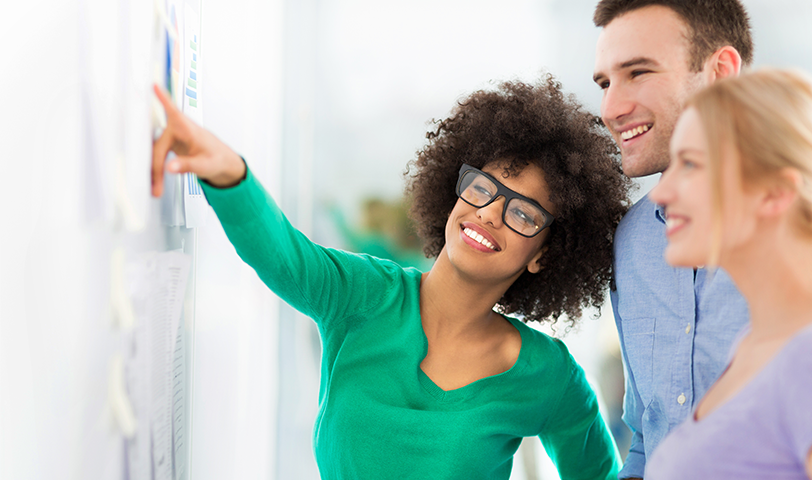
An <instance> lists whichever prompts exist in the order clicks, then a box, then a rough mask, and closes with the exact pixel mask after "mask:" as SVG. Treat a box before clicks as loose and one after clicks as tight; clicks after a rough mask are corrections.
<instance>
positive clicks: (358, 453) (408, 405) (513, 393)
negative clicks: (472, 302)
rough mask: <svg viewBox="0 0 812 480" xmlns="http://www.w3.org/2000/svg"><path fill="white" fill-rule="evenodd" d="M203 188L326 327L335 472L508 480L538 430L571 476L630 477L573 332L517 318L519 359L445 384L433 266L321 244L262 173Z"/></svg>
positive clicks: (267, 269)
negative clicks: (432, 324) (423, 296)
mask: <svg viewBox="0 0 812 480" xmlns="http://www.w3.org/2000/svg"><path fill="white" fill-rule="evenodd" d="M203 190H204V192H205V194H206V197H207V198H208V201H209V203H210V204H211V206H212V207H213V208H214V211H215V212H216V213H217V216H218V217H219V219H220V222H221V223H222V225H223V228H224V229H225V232H226V234H227V235H228V238H229V239H230V240H231V242H232V243H233V244H234V246H235V248H236V249H237V253H238V254H239V255H240V257H241V258H242V259H243V260H244V261H245V262H246V263H248V264H249V265H250V266H251V267H253V268H254V269H255V270H256V272H257V274H258V275H259V277H260V278H261V279H262V281H263V282H265V284H266V285H267V286H268V287H269V288H270V289H271V290H273V291H274V292H275V293H276V294H277V295H279V297H281V298H282V299H283V300H285V301H286V302H287V303H289V304H290V305H292V306H293V307H294V308H296V309H298V310H299V311H301V312H302V313H304V314H305V315H308V316H309V317H311V318H312V319H313V320H314V321H315V322H316V324H317V325H318V328H319V332H320V334H321V341H322V346H323V351H322V360H321V385H320V389H319V414H318V417H317V418H316V425H315V428H314V432H313V433H314V438H313V442H314V446H315V455H316V461H317V463H318V466H319V471H320V473H321V476H322V478H323V479H363V480H367V479H401V478H415V479H466V480H472V479H507V478H509V476H510V470H511V466H512V463H513V454H514V453H516V449H517V448H518V447H519V443H520V442H521V440H522V437H529V436H533V435H538V436H539V437H540V438H541V441H542V443H543V444H544V447H545V449H546V450H547V452H548V453H549V454H550V456H551V457H552V459H553V461H554V462H555V464H556V465H557V467H558V470H559V473H560V475H561V478H562V479H598V478H600V479H609V478H612V479H614V478H617V477H616V475H617V470H618V460H617V456H616V450H615V446H614V442H613V440H612V437H611V435H610V434H609V433H608V431H607V429H606V426H605V424H604V422H603V419H602V418H601V416H600V414H599V412H598V404H597V401H596V399H595V395H594V393H593V392H592V389H591V388H590V387H589V385H588V384H587V382H586V380H585V378H584V373H583V371H582V370H581V368H580V367H579V366H578V364H577V363H575V361H574V360H573V358H572V357H571V356H570V354H569V353H568V351H567V348H566V347H565V346H564V344H563V343H562V342H561V341H559V340H555V339H552V338H550V337H548V336H547V335H545V334H543V333H541V332H538V331H536V330H533V329H531V328H529V327H527V326H526V325H525V324H524V323H522V322H520V321H518V320H516V319H513V318H510V317H506V318H507V319H508V320H509V321H510V322H511V323H512V324H513V325H514V326H515V327H516V329H517V330H518V331H519V333H520V334H521V339H522V346H521V350H520V353H519V357H518V360H517V361H516V363H515V365H514V366H513V367H512V368H511V369H510V370H508V371H506V372H504V373H501V374H499V375H494V376H491V377H487V378H483V379H481V380H478V381H476V382H474V383H471V384H469V385H467V386H465V387H462V388H459V389H456V390H451V391H444V390H442V389H441V388H440V387H438V386H437V385H435V384H434V382H432V381H431V379H430V378H429V377H428V376H427V375H426V374H425V373H423V371H422V370H421V369H420V363H421V361H422V360H423V358H424V357H425V356H426V353H427V351H428V350H427V345H428V343H427V340H426V336H425V334H424V332H423V328H422V324H421V321H420V278H421V272H420V271H418V270H416V269H413V268H407V269H403V268H401V267H400V266H398V265H397V264H395V263H394V262H391V261H388V260H382V259H379V258H375V257H371V256H368V255H358V254H353V253H348V252H344V251H340V250H334V249H330V248H324V247H321V246H319V245H316V244H314V243H312V242H311V241H310V240H308V239H307V238H306V237H305V236H304V235H303V234H302V233H301V232H299V231H297V230H296V229H294V228H293V227H292V226H291V225H290V223H288V221H287V219H286V218H285V216H284V215H283V214H282V212H281V211H280V210H279V208H278V207H277V206H276V204H275V202H274V201H273V199H272V198H271V197H270V196H269V195H268V194H267V193H266V191H265V190H264V189H263V187H262V185H260V183H259V182H258V181H257V180H256V178H255V177H254V176H253V175H252V173H251V172H250V171H249V172H248V173H247V177H246V179H245V180H244V181H243V182H242V183H240V184H239V185H237V186H235V187H232V188H227V189H217V188H214V187H211V186H209V185H206V184H204V185H203Z"/></svg>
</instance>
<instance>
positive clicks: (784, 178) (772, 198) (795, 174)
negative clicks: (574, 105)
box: [758, 168, 803, 217]
mask: <svg viewBox="0 0 812 480" xmlns="http://www.w3.org/2000/svg"><path fill="white" fill-rule="evenodd" d="M802 186H803V176H802V175H801V172H799V171H798V170H796V169H794V168H782V169H781V170H780V171H779V172H778V178H777V179H776V180H775V181H773V182H770V183H769V184H768V185H767V186H766V187H765V189H764V195H763V196H762V198H761V201H760V205H759V208H758V213H759V215H761V216H763V217H777V216H779V215H781V214H783V213H784V212H786V211H787V210H788V209H789V208H790V206H792V204H793V203H795V200H796V199H797V198H798V191H799V190H800V188H801V187H802Z"/></svg>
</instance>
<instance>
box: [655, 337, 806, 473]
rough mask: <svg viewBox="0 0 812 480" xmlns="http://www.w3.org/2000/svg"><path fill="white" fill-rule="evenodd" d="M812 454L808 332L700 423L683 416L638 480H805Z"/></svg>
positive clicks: (790, 341) (788, 343)
mask: <svg viewBox="0 0 812 480" xmlns="http://www.w3.org/2000/svg"><path fill="white" fill-rule="evenodd" d="M810 448H812V325H810V326H808V327H806V328H804V329H803V330H801V331H800V332H799V333H798V334H796V335H795V336H794V337H792V338H791V339H790V340H789V341H788V342H787V344H786V345H785V346H784V348H782V349H781V350H780V351H779V352H778V353H777V354H776V355H775V357H774V358H773V359H772V360H770V361H769V362H768V363H767V365H765V366H764V368H763V369H762V370H761V371H760V372H759V373H757V374H756V376H755V377H753V379H752V380H750V382H749V383H748V384H746V385H745V386H744V387H743V388H742V389H741V390H740V391H739V392H738V393H736V394H735V395H734V396H733V397H731V398H730V399H729V400H728V401H727V402H725V403H723V404H722V405H719V406H718V407H717V408H716V409H715V410H713V411H711V412H710V413H708V414H707V415H706V416H705V417H704V418H702V420H700V421H696V420H694V416H693V415H691V416H690V417H689V418H688V419H687V420H685V421H684V422H683V423H682V424H681V425H680V426H679V427H677V428H676V429H675V430H674V431H672V432H671V433H670V434H669V435H668V436H667V437H666V438H665V440H663V442H662V443H661V444H660V445H659V447H658V448H657V450H655V451H654V455H653V456H652V458H651V459H650V461H649V462H648V465H647V466H646V476H645V478H646V480H663V479H680V480H682V479H685V478H713V479H737V480H741V479H751V478H752V479H764V478H769V479H772V480H782V479H807V478H808V477H807V476H806V460H807V458H808V457H809V452H810Z"/></svg>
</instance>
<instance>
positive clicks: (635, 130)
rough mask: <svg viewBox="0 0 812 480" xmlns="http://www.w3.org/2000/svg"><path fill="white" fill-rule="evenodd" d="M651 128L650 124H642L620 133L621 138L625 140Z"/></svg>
mask: <svg viewBox="0 0 812 480" xmlns="http://www.w3.org/2000/svg"><path fill="white" fill-rule="evenodd" d="M649 128H651V127H650V126H649V125H640V126H639V127H635V128H632V129H629V130H626V131H625V132H623V133H621V134H620V138H622V139H623V140H628V139H630V138H634V137H636V136H638V135H641V134H643V133H645V132H648V129H649Z"/></svg>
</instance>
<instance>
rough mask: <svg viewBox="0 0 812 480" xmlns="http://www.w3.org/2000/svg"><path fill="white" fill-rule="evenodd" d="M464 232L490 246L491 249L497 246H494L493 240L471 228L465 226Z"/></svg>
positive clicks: (478, 241)
mask: <svg viewBox="0 0 812 480" xmlns="http://www.w3.org/2000/svg"><path fill="white" fill-rule="evenodd" d="M462 232H463V233H464V234H465V235H466V236H467V237H468V238H472V239H474V240H476V241H477V243H479V244H481V245H485V246H486V247H488V248H490V249H491V250H496V247H494V246H493V244H492V243H491V242H489V241H488V239H487V238H485V237H483V236H482V235H480V234H478V233H476V232H475V231H474V230H473V229H471V228H463V229H462Z"/></svg>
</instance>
